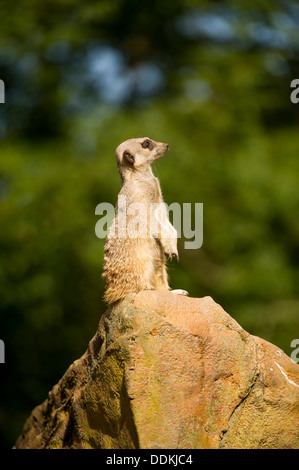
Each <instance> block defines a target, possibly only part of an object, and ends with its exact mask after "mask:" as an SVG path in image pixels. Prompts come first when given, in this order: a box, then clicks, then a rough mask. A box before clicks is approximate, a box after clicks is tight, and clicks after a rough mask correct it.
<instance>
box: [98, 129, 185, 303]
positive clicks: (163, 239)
mask: <svg viewBox="0 0 299 470" xmlns="http://www.w3.org/2000/svg"><path fill="white" fill-rule="evenodd" d="M167 150H168V144H165V143H162V142H155V141H154V140H152V139H150V138H148V137H143V138H136V139H129V140H126V141H125V142H123V143H122V144H120V145H119V146H118V147H117V149H116V158H117V165H118V170H119V173H120V176H121V179H122V188H121V191H120V193H119V195H118V202H117V205H116V212H115V217H114V220H113V222H112V225H111V227H110V229H109V231H108V235H107V239H106V244H105V248H104V266H103V277H104V279H105V294H104V299H105V300H106V302H107V303H108V304H113V303H114V302H117V301H119V300H121V299H123V298H124V297H126V296H127V295H128V294H130V293H138V292H140V291H142V290H147V289H149V290H156V289H163V290H170V287H169V285H168V277H167V270H166V259H167V258H169V259H170V260H171V259H172V258H173V257H176V258H177V259H178V250H177V231H176V229H175V228H174V227H173V226H172V225H171V223H170V221H169V218H168V213H167V210H166V207H165V204H164V202H163V197H162V192H161V188H160V184H159V180H158V178H156V177H155V176H154V174H153V171H152V167H151V165H152V164H153V163H154V162H155V161H156V160H157V159H158V158H160V157H162V155H164V153H165V152H166V151H167ZM136 207H138V208H141V209H142V211H143V212H142V213H141V216H140V214H139V219H138V218H137V220H136V211H135V212H134V210H135V209H136ZM136 228H139V229H140V228H141V229H142V230H141V232H142V233H141V234H140V230H139V232H138V231H137V234H136ZM171 292H172V293H174V294H181V295H188V292H186V291H184V290H181V289H176V290H172V291H171Z"/></svg>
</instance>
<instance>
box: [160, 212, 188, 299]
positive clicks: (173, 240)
mask: <svg viewBox="0 0 299 470" xmlns="http://www.w3.org/2000/svg"><path fill="white" fill-rule="evenodd" d="M153 228H154V230H153V233H152V235H153V236H154V237H155V238H158V239H159V241H160V243H161V247H162V249H163V251H164V253H165V255H166V256H167V257H168V258H169V259H170V260H172V258H173V256H175V257H176V258H177V260H178V259H179V253H178V249H177V238H178V236H177V231H176V229H175V228H174V227H173V225H172V224H171V223H170V221H169V218H168V214H167V210H166V207H165V204H164V203H162V204H159V206H158V207H157V208H156V210H155V212H154V224H153ZM163 268H164V271H165V274H164V276H167V274H166V268H165V266H163ZM166 285H167V287H168V289H170V288H169V286H168V284H167V281H166ZM170 292H172V293H173V294H177V295H189V293H188V292H187V291H186V290H183V289H173V290H170Z"/></svg>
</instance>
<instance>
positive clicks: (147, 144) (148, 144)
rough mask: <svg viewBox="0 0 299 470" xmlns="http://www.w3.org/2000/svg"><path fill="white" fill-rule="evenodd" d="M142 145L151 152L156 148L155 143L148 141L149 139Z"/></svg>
mask: <svg viewBox="0 0 299 470" xmlns="http://www.w3.org/2000/svg"><path fill="white" fill-rule="evenodd" d="M141 145H142V147H143V148H144V149H149V150H153V148H154V146H155V145H154V143H153V142H152V141H151V140H148V139H146V140H145V141H144V142H142V144H141Z"/></svg>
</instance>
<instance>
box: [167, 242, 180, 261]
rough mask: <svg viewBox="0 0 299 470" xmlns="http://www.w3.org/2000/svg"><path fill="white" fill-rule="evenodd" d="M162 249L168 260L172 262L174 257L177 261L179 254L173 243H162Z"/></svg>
mask: <svg viewBox="0 0 299 470" xmlns="http://www.w3.org/2000/svg"><path fill="white" fill-rule="evenodd" d="M163 248H164V253H165V255H166V256H167V258H169V259H170V260H172V258H173V257H176V259H177V260H179V253H178V249H177V247H176V245H174V243H165V242H164V243H163Z"/></svg>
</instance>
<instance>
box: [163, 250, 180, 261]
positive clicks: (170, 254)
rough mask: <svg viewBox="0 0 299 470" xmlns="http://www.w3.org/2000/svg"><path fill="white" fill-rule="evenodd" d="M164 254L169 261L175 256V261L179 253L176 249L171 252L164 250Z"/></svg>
mask: <svg viewBox="0 0 299 470" xmlns="http://www.w3.org/2000/svg"><path fill="white" fill-rule="evenodd" d="M165 255H166V256H167V258H168V259H170V261H172V258H176V259H177V261H179V254H178V252H177V251H172V252H169V251H165Z"/></svg>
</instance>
